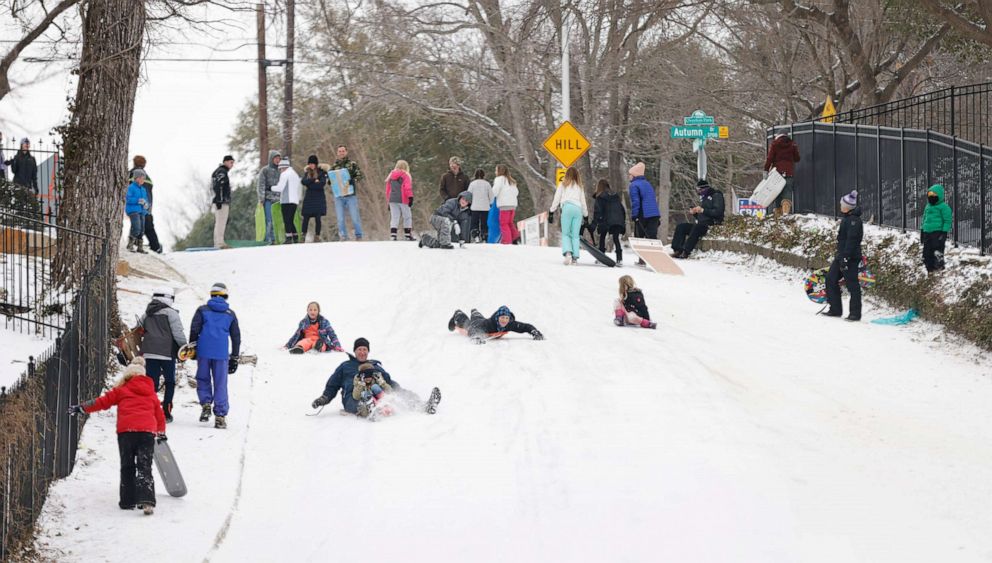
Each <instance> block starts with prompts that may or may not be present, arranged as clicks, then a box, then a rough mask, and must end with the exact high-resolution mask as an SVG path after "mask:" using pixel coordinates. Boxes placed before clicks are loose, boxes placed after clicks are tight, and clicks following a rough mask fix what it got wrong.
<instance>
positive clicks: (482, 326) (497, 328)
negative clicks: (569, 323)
mask: <svg viewBox="0 0 992 563" xmlns="http://www.w3.org/2000/svg"><path fill="white" fill-rule="evenodd" d="M448 331H449V332H456V331H457V332H458V333H459V334H464V335H466V336H468V337H469V338H471V339H472V340H474V341H476V342H477V343H482V342H485V341H486V340H491V339H494V338H502V337H504V336H506V333H508V332H517V333H522V334H529V335H531V336H532V337H534V340H544V335H543V334H541V331H539V330H537V329H536V328H534V325H530V324H527V323H522V322H519V321H517V319H516V317H515V316H514V315H513V313H512V312H511V311H510V308H509V307H507V306H506V305H503V306H501V307H500V308H499V309H497V310H496V312H495V313H493V314H492V316H491V317H489V318H488V319H487V318H486V317H483V316H482V313H480V312H479V311H478V310H476V309H472V316H468V315H466V314H465V313H463V312H462V311H461V309H456V310H455V313H454V314H453V315H452V316H451V320H449V321H448Z"/></svg>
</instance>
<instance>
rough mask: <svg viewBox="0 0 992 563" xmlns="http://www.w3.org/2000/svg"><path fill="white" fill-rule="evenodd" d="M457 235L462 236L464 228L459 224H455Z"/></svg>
mask: <svg viewBox="0 0 992 563" xmlns="http://www.w3.org/2000/svg"><path fill="white" fill-rule="evenodd" d="M455 234H456V235H460V234H462V228H461V226H460V225H459V224H458V223H455Z"/></svg>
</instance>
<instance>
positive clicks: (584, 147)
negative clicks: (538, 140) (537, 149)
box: [544, 121, 589, 168]
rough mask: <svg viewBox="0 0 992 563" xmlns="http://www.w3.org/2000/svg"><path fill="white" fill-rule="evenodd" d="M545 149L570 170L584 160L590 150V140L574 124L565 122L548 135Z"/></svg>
mask: <svg viewBox="0 0 992 563" xmlns="http://www.w3.org/2000/svg"><path fill="white" fill-rule="evenodd" d="M544 148H545V149H547V151H548V152H549V153H551V156H553V157H555V159H556V160H558V162H560V163H561V165H562V166H564V167H565V168H568V167H569V166H571V165H573V164H575V161H576V160H578V159H580V158H582V155H584V154H586V151H588V150H589V139H586V138H585V136H584V135H582V133H580V132H579V130H578V129H576V128H575V126H574V125H572V122H570V121H565V122H562V124H561V125H559V126H558V128H557V129H555V132H554V133H552V134H550V135H548V138H547V139H545V140H544Z"/></svg>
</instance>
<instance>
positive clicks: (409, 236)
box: [403, 229, 414, 241]
mask: <svg viewBox="0 0 992 563" xmlns="http://www.w3.org/2000/svg"><path fill="white" fill-rule="evenodd" d="M410 231H411V229H403V239H404V240H408V241H413V240H414V239H413V233H411V232H410Z"/></svg>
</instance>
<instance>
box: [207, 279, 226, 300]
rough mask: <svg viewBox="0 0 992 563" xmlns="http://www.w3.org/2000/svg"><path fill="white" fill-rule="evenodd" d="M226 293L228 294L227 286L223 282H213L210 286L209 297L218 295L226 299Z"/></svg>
mask: <svg viewBox="0 0 992 563" xmlns="http://www.w3.org/2000/svg"><path fill="white" fill-rule="evenodd" d="M227 295H228V293H227V286H226V285H224V284H222V283H220V282H217V283H215V284H214V285H213V286H212V287H211V288H210V297H218V296H220V297H223V298H224V299H227Z"/></svg>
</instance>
